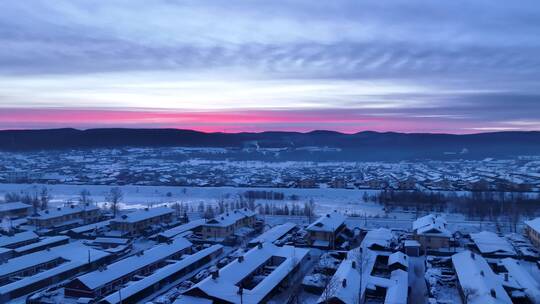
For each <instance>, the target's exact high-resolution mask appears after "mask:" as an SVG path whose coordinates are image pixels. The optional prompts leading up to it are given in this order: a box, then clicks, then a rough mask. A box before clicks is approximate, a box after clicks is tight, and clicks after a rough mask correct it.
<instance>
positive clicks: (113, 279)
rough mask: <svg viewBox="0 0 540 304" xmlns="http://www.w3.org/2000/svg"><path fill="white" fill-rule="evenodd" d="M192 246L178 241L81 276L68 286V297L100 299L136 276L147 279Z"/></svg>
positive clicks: (183, 241)
mask: <svg viewBox="0 0 540 304" xmlns="http://www.w3.org/2000/svg"><path fill="white" fill-rule="evenodd" d="M191 245H192V244H191V243H190V242H189V241H187V240H186V239H184V238H178V239H176V240H174V241H173V242H170V243H168V244H160V245H157V246H154V247H152V248H150V249H148V250H144V251H140V252H139V253H138V254H136V255H132V256H130V257H127V258H125V259H122V260H120V261H117V262H115V263H113V264H110V265H107V266H105V267H102V268H100V269H98V270H95V271H93V272H90V273H87V274H84V275H81V276H79V277H77V278H75V279H73V280H72V281H71V282H69V283H68V284H67V285H66V287H65V294H66V296H69V297H76V298H79V297H86V298H100V297H103V296H106V295H108V294H110V293H112V292H114V291H116V290H117V289H118V288H119V287H121V286H122V285H123V284H125V283H127V282H129V281H132V280H133V278H134V277H135V276H145V275H148V274H151V273H152V272H154V271H156V270H157V269H160V268H162V267H164V266H166V265H168V264H169V263H170V260H175V259H179V258H180V257H181V256H182V255H183V254H185V253H188V252H189V251H190V249H191Z"/></svg>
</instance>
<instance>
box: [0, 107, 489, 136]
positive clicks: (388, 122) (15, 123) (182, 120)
mask: <svg viewBox="0 0 540 304" xmlns="http://www.w3.org/2000/svg"><path fill="white" fill-rule="evenodd" d="M477 124H478V123H476V124H475V123H473V127H481V126H480V125H478V126H477ZM435 126H436V128H435ZM64 127H72V128H79V129H88V128H109V127H126V128H177V129H193V130H198V131H204V132H261V131H300V132H306V131H312V130H334V131H340V132H344V133H355V132H360V131H367V130H369V131H381V132H385V131H396V132H433V133H438V132H441V133H476V132H475V131H474V129H463V125H462V122H459V121H452V120H442V119H433V118H414V117H399V116H375V115H369V114H364V113H363V111H362V110H345V109H324V110H253V111H250V110H238V111H207V112H188V111H187V112H180V111H173V110H170V111H153V110H145V109H141V110H133V111H127V110H102V109H12V108H11V109H0V129H43V128H64ZM468 127H471V124H469V125H468Z"/></svg>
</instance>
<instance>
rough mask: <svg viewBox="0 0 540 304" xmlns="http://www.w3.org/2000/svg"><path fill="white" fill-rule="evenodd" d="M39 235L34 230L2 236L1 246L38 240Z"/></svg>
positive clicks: (0, 237)
mask: <svg viewBox="0 0 540 304" xmlns="http://www.w3.org/2000/svg"><path fill="white" fill-rule="evenodd" d="M38 238H39V237H38V235H37V234H35V233H34V232H33V231H23V232H20V233H16V234H14V235H11V236H8V235H4V236H0V247H7V246H10V245H14V244H17V243H21V242H26V241H30V240H37V239H38Z"/></svg>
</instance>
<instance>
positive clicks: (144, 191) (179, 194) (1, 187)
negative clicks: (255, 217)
mask: <svg viewBox="0 0 540 304" xmlns="http://www.w3.org/2000/svg"><path fill="white" fill-rule="evenodd" d="M42 187H47V188H48V189H49V191H50V193H51V195H52V196H53V200H52V202H51V203H52V204H62V203H64V202H66V201H69V200H71V201H73V202H76V201H77V200H78V198H79V194H80V192H81V191H82V190H83V189H86V190H88V191H90V193H91V196H92V199H93V200H94V201H95V202H96V203H98V204H100V203H104V202H105V201H106V195H107V193H108V192H109V190H110V189H111V188H112V187H113V186H102V185H42V184H0V198H2V197H4V195H5V194H6V193H8V192H20V193H24V192H27V193H35V192H39V191H40V189H41V188H42ZM119 187H120V188H121V189H122V192H123V194H124V199H123V205H122V206H121V207H122V208H141V207H146V206H148V205H153V206H156V205H161V204H170V203H175V202H179V203H184V204H191V205H193V206H195V207H196V206H197V205H198V204H199V203H200V202H204V203H205V204H217V202H218V201H220V200H225V201H231V202H234V201H235V200H236V199H237V198H238V196H239V195H242V194H243V193H245V192H246V191H250V190H253V191H273V192H281V193H283V194H284V195H285V197H286V199H285V200H272V201H267V200H257V201H256V204H264V203H265V202H269V203H274V204H276V205H279V204H284V203H288V204H291V203H293V202H296V203H298V204H300V205H302V204H303V203H304V202H307V201H309V200H310V199H313V201H314V202H315V204H316V205H317V212H318V213H323V212H327V211H329V210H338V211H342V212H343V213H345V212H356V213H358V214H362V215H364V214H365V215H368V216H370V215H371V216H375V215H382V214H384V211H383V209H382V206H380V205H379V204H377V203H373V202H364V201H363V200H362V197H363V194H364V192H368V194H372V193H375V192H376V191H377V190H357V189H297V188H233V187H170V186H132V185H127V186H119ZM293 195H296V196H298V200H295V201H293V200H291V196H293Z"/></svg>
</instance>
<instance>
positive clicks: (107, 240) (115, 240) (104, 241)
mask: <svg viewBox="0 0 540 304" xmlns="http://www.w3.org/2000/svg"><path fill="white" fill-rule="evenodd" d="M92 243H102V244H118V245H125V244H127V243H129V239H123V238H112V237H98V238H95V239H94V240H93V241H92Z"/></svg>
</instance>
